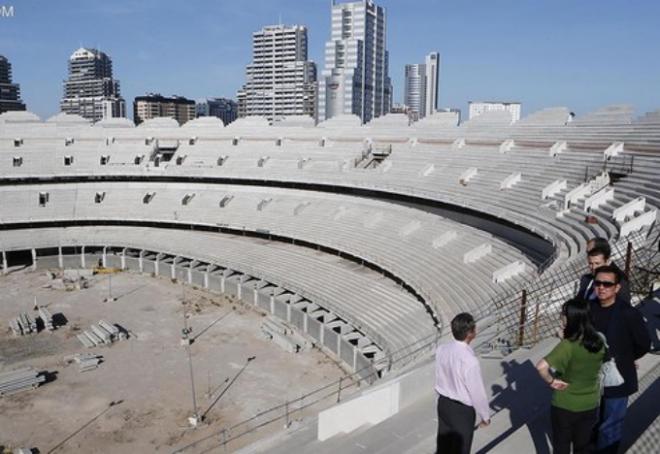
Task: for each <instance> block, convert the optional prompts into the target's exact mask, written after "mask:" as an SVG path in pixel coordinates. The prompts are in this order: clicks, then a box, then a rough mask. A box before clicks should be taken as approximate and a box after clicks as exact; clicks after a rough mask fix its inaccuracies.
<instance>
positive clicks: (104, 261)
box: [101, 246, 108, 268]
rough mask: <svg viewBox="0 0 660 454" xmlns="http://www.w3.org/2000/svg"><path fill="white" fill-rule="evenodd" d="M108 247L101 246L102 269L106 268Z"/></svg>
mask: <svg viewBox="0 0 660 454" xmlns="http://www.w3.org/2000/svg"><path fill="white" fill-rule="evenodd" d="M107 251H108V246H103V255H102V256H101V263H102V264H103V268H107V267H108V255H107Z"/></svg>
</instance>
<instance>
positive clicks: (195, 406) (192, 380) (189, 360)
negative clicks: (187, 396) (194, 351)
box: [186, 344, 197, 418]
mask: <svg viewBox="0 0 660 454" xmlns="http://www.w3.org/2000/svg"><path fill="white" fill-rule="evenodd" d="M186 352H187V353H188V367H189V368H190V389H191V391H192V403H193V416H194V417H195V418H197V398H196V396H195V378H194V376H193V366H192V355H191V354H190V344H186Z"/></svg>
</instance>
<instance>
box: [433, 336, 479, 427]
mask: <svg viewBox="0 0 660 454" xmlns="http://www.w3.org/2000/svg"><path fill="white" fill-rule="evenodd" d="M435 390H436V392H437V393H438V394H441V395H443V396H445V397H448V398H449V399H452V400H456V401H458V402H461V403H463V404H465V405H468V406H470V407H474V410H475V412H476V414H477V416H478V417H479V418H481V420H482V421H488V420H489V419H490V408H489V406H488V398H487V397H486V390H485V389H484V382H483V380H482V378H481V368H480V367H479V360H478V359H477V356H476V355H475V354H474V351H473V350H472V348H471V347H470V346H469V345H468V344H466V343H465V342H460V341H457V340H453V341H451V342H449V343H447V344H443V345H440V346H439V347H438V349H437V350H436V351H435Z"/></svg>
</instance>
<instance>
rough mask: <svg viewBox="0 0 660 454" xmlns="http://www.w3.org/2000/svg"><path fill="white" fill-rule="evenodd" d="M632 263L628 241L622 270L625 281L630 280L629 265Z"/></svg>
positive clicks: (630, 246)
mask: <svg viewBox="0 0 660 454" xmlns="http://www.w3.org/2000/svg"><path fill="white" fill-rule="evenodd" d="M631 262H632V242H630V241H628V247H627V248H626V267H625V269H624V271H623V272H624V274H625V275H626V279H630V265H631Z"/></svg>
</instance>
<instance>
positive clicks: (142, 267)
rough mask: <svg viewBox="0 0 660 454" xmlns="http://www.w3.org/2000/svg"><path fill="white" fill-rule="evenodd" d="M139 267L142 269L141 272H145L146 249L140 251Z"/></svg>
mask: <svg viewBox="0 0 660 454" xmlns="http://www.w3.org/2000/svg"><path fill="white" fill-rule="evenodd" d="M138 268H139V269H140V273H143V272H144V250H142V251H140V254H139V255H138Z"/></svg>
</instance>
